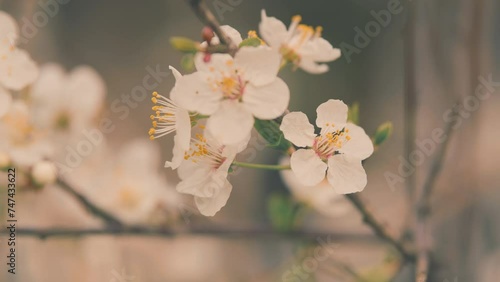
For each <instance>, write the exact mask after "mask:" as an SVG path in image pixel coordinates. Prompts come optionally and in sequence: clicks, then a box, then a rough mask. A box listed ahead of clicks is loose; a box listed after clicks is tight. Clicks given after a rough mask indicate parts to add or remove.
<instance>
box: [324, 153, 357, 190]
mask: <svg viewBox="0 0 500 282" xmlns="http://www.w3.org/2000/svg"><path fill="white" fill-rule="evenodd" d="M328 182H330V184H331V185H332V186H333V189H335V191H337V193H339V194H350V193H356V192H361V191H363V189H365V186H366V183H367V178H366V172H365V169H364V168H363V165H362V164H361V160H360V159H358V158H355V157H350V156H348V155H345V154H338V155H334V156H332V157H330V158H329V159H328Z"/></svg>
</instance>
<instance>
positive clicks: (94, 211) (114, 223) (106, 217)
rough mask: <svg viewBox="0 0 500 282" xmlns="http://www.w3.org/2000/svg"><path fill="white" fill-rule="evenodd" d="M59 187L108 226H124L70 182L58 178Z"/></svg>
mask: <svg viewBox="0 0 500 282" xmlns="http://www.w3.org/2000/svg"><path fill="white" fill-rule="evenodd" d="M56 184H57V186H58V187H60V188H61V189H63V190H64V191H66V192H67V193H69V194H71V196H73V197H74V198H75V199H76V200H77V201H78V202H80V204H82V205H83V206H84V207H85V208H86V209H87V210H88V211H89V212H90V213H91V214H93V215H95V216H97V217H100V218H102V219H103V220H104V221H106V223H107V224H109V225H112V226H122V223H121V222H120V220H118V219H117V218H115V217H114V216H112V215H111V214H109V213H107V212H106V211H104V210H103V209H101V208H99V207H98V206H96V205H94V204H93V203H92V202H90V201H89V200H88V199H87V198H85V196H83V195H82V194H80V193H79V192H77V191H76V190H75V189H74V188H73V187H72V186H71V185H70V184H69V183H68V182H66V181H65V180H64V179H62V178H58V179H57V182H56Z"/></svg>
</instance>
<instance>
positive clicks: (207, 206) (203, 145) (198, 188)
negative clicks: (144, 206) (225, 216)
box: [177, 134, 248, 216]
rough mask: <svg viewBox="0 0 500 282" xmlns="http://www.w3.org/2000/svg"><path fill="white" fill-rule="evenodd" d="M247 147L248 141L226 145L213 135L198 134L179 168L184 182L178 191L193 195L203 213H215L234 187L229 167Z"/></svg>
mask: <svg viewBox="0 0 500 282" xmlns="http://www.w3.org/2000/svg"><path fill="white" fill-rule="evenodd" d="M245 142H248V140H246V141H245ZM245 147H246V143H245V144H244V146H243V145H242V146H239V147H237V146H223V145H221V144H219V143H218V142H217V140H215V139H214V138H213V137H211V136H210V135H207V137H205V136H203V135H201V134H197V136H196V139H193V141H192V143H191V150H190V151H189V152H188V153H186V156H185V158H184V159H185V160H184V161H183V162H182V164H181V166H180V167H179V170H178V173H179V177H180V178H181V182H180V183H179V184H178V185H177V191H179V192H181V193H185V194H190V195H193V196H194V197H195V198H194V199H195V203H196V206H197V207H198V209H199V211H200V212H201V214H203V215H205V216H213V215H215V214H216V213H217V212H218V211H219V210H220V209H221V208H222V207H223V206H225V205H226V202H227V200H228V199H229V195H230V194H231V190H232V189H233V186H232V185H231V183H229V181H228V180H227V176H228V173H229V168H230V166H231V164H232V162H233V160H234V158H235V157H236V154H237V153H238V152H241V151H242V150H244V149H245Z"/></svg>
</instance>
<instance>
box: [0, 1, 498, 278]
mask: <svg viewBox="0 0 500 282" xmlns="http://www.w3.org/2000/svg"><path fill="white" fill-rule="evenodd" d="M43 2H45V1H43V0H42V1H40V2H39V1H30V0H3V1H0V5H1V6H0V7H1V9H2V10H5V11H7V12H9V13H10V14H12V15H13V16H14V17H15V18H16V19H17V20H18V21H19V22H21V23H22V19H23V18H27V19H31V18H32V17H33V14H34V13H36V12H37V11H40V10H41V9H42V8H41V6H40V4H39V3H43ZM389 2H391V1H387V0H349V1H347V0H333V1H332V0H311V1H304V0H273V1H264V0H252V1H250V0H238V1H236V0H233V1H229V0H207V5H208V6H209V7H210V8H211V9H212V11H214V13H215V15H216V16H217V17H218V20H219V21H220V22H221V23H222V24H228V25H231V26H233V27H235V28H236V29H238V30H239V31H241V32H242V33H245V32H246V31H248V30H255V29H257V27H258V23H259V21H260V11H261V9H266V11H267V13H268V15H271V16H275V17H277V18H278V19H281V20H282V21H284V22H285V23H288V22H289V19H290V18H291V17H292V16H293V15H296V14H300V15H302V18H303V20H304V22H305V23H307V24H310V25H313V26H316V25H321V26H323V28H324V33H323V35H324V37H325V38H326V39H327V40H329V41H330V42H332V44H333V45H334V46H335V47H339V46H341V44H342V43H348V44H350V45H354V38H355V35H356V31H355V29H354V28H355V27H360V28H361V29H364V28H365V26H366V24H367V23H368V22H370V21H372V20H373V16H372V15H371V14H370V12H371V11H376V12H377V11H380V10H383V9H387V5H388V3H389ZM401 6H402V9H403V11H402V12H401V13H399V14H396V15H392V19H391V21H390V22H389V24H388V25H387V27H383V28H382V29H381V31H380V32H379V34H378V35H376V36H375V37H373V38H371V41H370V43H369V44H368V46H366V47H364V48H360V52H359V54H358V53H355V54H352V55H351V57H350V59H351V61H350V62H348V60H347V59H346V58H345V56H344V57H341V58H340V59H339V60H337V61H335V62H333V63H331V64H330V72H328V73H326V74H323V75H309V74H306V73H303V72H301V71H292V70H289V69H286V70H284V71H283V72H282V73H281V77H282V78H283V79H284V80H285V81H286V82H287V83H288V85H289V87H290V89H291V91H292V98H291V104H290V109H291V110H301V111H304V112H305V113H307V114H308V115H309V117H310V119H312V118H313V117H314V115H315V109H316V107H317V106H318V105H319V104H320V103H322V102H324V101H325V100H327V99H329V98H337V99H342V100H344V101H345V102H346V103H347V104H352V103H354V102H359V104H360V123H361V125H362V126H363V127H364V128H365V129H366V131H367V132H368V133H374V132H375V130H376V128H377V126H378V125H379V124H381V123H382V122H385V121H391V122H392V123H393V125H394V132H393V135H392V136H391V138H390V139H389V140H388V141H387V142H386V143H385V144H384V145H383V146H381V147H380V149H379V150H378V151H377V152H376V153H375V154H374V155H373V156H372V157H371V158H369V159H368V160H367V161H366V162H365V168H366V170H367V173H368V180H369V181H368V186H367V187H366V189H365V190H364V191H363V192H362V196H363V198H365V199H367V200H368V202H369V203H370V206H371V207H372V208H373V209H374V210H375V211H376V212H377V214H378V215H380V217H381V219H383V220H384V221H385V222H387V223H388V224H389V225H390V226H391V228H392V229H393V231H394V232H398V230H402V229H403V228H404V227H405V226H406V225H407V224H409V222H411V218H409V217H408V214H409V213H411V212H412V207H411V206H409V205H408V202H407V199H408V190H407V189H408V185H407V184H408V183H407V182H405V183H400V184H398V185H396V189H393V188H391V186H390V185H388V183H387V181H386V178H385V176H384V173H386V172H388V171H390V172H394V173H397V170H398V166H399V165H400V163H401V160H400V157H402V156H404V152H405V151H404V150H405V144H408V143H410V144H412V143H413V142H414V141H415V140H423V139H425V138H428V137H429V136H431V132H432V130H433V129H435V128H444V126H445V121H444V120H443V114H444V113H445V112H446V111H447V110H448V109H450V108H451V107H452V106H453V105H454V104H455V103H456V102H457V101H458V102H461V101H463V99H464V97H467V96H469V95H472V94H474V91H475V88H476V86H477V85H478V84H479V80H478V77H479V76H482V77H485V78H487V77H488V76H489V75H492V78H493V80H494V81H500V76H499V73H498V71H497V66H498V65H499V63H500V56H499V53H498V52H497V50H498V49H499V48H500V33H499V32H498V30H499V27H500V17H499V16H498V15H497V13H496V11H498V10H499V9H500V2H499V1H495V0H443V1H431V0H413V1H410V2H408V1H401ZM218 9H219V10H218ZM221 9H222V10H221ZM217 11H219V12H217ZM221 11H222V12H221ZM412 24H413V26H412ZM201 28H202V24H201V23H200V22H199V20H198V19H197V18H196V17H195V16H194V14H193V13H192V11H191V10H190V8H189V6H188V5H187V4H186V3H185V1H181V0H142V1H133V0H120V1H118V0H110V1H82V0H72V1H68V3H67V4H64V5H60V11H59V12H58V13H57V14H56V15H55V16H53V17H51V18H50V20H49V22H48V24H47V25H46V26H43V27H41V28H39V29H38V30H37V32H36V34H35V36H34V37H33V38H32V39H30V40H29V41H28V42H27V43H26V44H24V45H21V46H22V47H23V48H25V49H27V50H29V51H30V53H31V54H32V57H33V58H34V60H35V61H37V62H38V63H40V64H44V63H48V62H56V63H59V64H61V65H63V66H65V67H66V68H67V69H72V68H73V67H75V66H77V65H82V64H84V65H90V66H92V67H94V68H95V69H96V70H97V71H98V72H99V73H100V74H101V75H102V77H103V78H104V80H105V82H106V84H107V88H108V96H107V98H106V99H107V102H108V104H107V106H106V107H105V112H104V113H103V114H104V115H107V116H108V117H110V118H111V119H112V120H113V121H114V122H115V124H116V130H114V131H113V132H112V133H111V134H108V135H107V136H106V138H108V140H109V143H110V144H112V146H113V147H120V146H123V145H124V144H126V143H127V141H129V140H132V139H136V138H140V137H143V138H147V131H148V129H149V127H150V119H149V115H150V113H151V102H150V100H149V97H146V99H144V101H143V102H140V103H138V105H137V107H135V108H131V109H130V115H129V116H128V117H127V118H126V119H124V120H122V119H120V118H119V117H118V115H117V114H116V113H113V111H112V110H111V107H110V105H111V103H112V102H113V101H115V100H116V99H119V98H120V97H121V95H123V94H126V95H127V94H129V93H130V92H131V89H133V88H134V87H135V86H136V85H140V84H141V83H142V78H143V77H144V75H146V74H147V72H146V68H147V67H148V66H152V67H155V66H157V65H159V66H160V69H162V70H164V71H167V70H168V66H169V65H172V66H175V67H177V68H179V67H180V60H181V57H182V54H180V53H179V52H177V51H175V50H174V49H173V48H172V47H171V46H170V44H169V38H170V37H172V36H179V35H181V36H186V37H190V38H193V39H196V40H198V39H199V36H200V30H201ZM495 78H496V79H495ZM173 84H174V79H173V77H172V76H170V77H168V78H166V79H165V80H164V81H162V83H161V84H160V85H159V86H158V89H157V91H158V92H160V93H168V92H169V91H170V89H171V88H172V86H173ZM495 91H496V92H495V94H494V95H492V97H491V98H489V99H488V100H485V101H482V102H481V104H480V106H479V107H478V109H477V110H475V111H472V112H470V114H471V115H470V117H467V118H463V123H462V125H461V126H460V127H459V128H458V129H457V130H454V131H453V139H452V141H451V144H450V146H449V150H448V153H447V156H446V159H445V161H444V163H443V173H442V175H441V176H440V177H439V179H438V182H437V185H436V190H435V193H434V194H433V196H432V205H433V206H432V217H431V218H432V227H433V238H434V240H433V242H432V244H433V253H434V254H435V256H436V257H437V258H438V259H439V262H440V265H439V268H438V269H437V271H436V273H434V274H433V275H434V276H433V277H432V279H433V280H431V281H457V282H458V281H460V282H462V281H464V282H465V281H467V282H468V281H481V282H482V281H484V282H493V281H498V280H497V279H498V278H497V277H499V276H500V273H499V269H498V265H500V216H499V214H500V205H499V204H498V203H499V202H500V190H499V189H498V184H499V183H500V175H499V174H498V169H499V166H498V156H500V147H499V146H498V141H500V131H499V128H498V124H497V121H498V120H499V118H500V116H499V115H500V113H499V111H498V109H499V108H500V99H499V97H498V94H499V92H500V91H499V90H498V87H497V88H496V89H495ZM409 92H410V93H414V94H415V96H416V101H415V102H412V103H411V104H409V105H408V104H406V105H405V101H407V100H405V99H406V98H405V97H408V95H409ZM409 109H416V117H417V123H416V124H417V127H416V132H417V135H416V136H414V138H416V139H415V140H411V139H412V137H411V136H408V134H407V133H406V132H405V118H407V117H408V115H409V113H408V110H409ZM0 138H1V137H0ZM409 138H410V139H409ZM154 142H156V143H158V144H159V145H160V146H161V154H162V160H165V159H167V158H169V157H170V148H171V146H172V142H171V140H170V138H162V139H159V140H156V141H154ZM413 144H414V143H413ZM278 160H279V154H278V153H277V152H274V151H272V150H271V149H265V151H263V152H260V154H259V156H258V158H257V159H256V160H255V162H262V163H275V162H277V161H278ZM431 160H432V155H431V156H430V157H428V158H426V159H425V162H424V163H423V164H422V165H420V166H418V169H417V172H416V174H415V175H414V176H415V183H416V184H415V186H416V187H420V186H421V185H423V182H424V180H425V178H426V176H427V173H428V169H429V165H430V163H431ZM99 173H100V172H99V171H95V174H96V175H97V174H99ZM162 173H164V174H166V177H167V179H168V180H169V182H170V183H172V184H175V183H176V181H177V180H178V179H177V176H176V175H175V174H174V173H172V172H171V171H170V170H167V169H165V170H164V171H163V172H162ZM231 182H232V183H233V186H234V189H233V192H232V195H231V197H230V200H229V202H228V204H227V205H226V207H224V208H223V209H222V211H221V212H219V213H218V214H217V216H215V217H213V218H198V217H194V219H193V220H192V221H191V222H190V223H187V225H188V226H189V224H203V225H206V226H214V225H216V226H230V227H252V226H259V227H262V226H269V225H270V221H269V216H268V212H267V200H266V199H267V197H268V196H269V195H270V194H271V192H272V191H285V190H286V187H285V186H284V184H283V182H282V180H281V179H280V176H279V174H277V173H274V172H266V171H264V172H262V171H254V170H244V171H242V172H241V173H239V174H238V175H237V176H234V177H232V178H231ZM23 197H25V198H26V199H27V200H26V201H28V200H29V201H30V202H29V203H31V204H30V205H28V204H25V205H24V206H22V210H21V211H20V215H19V216H20V218H21V219H22V220H23V221H25V222H26V225H29V224H30V223H33V224H38V223H40V222H47V225H46V226H53V225H54V226H66V227H67V226H85V224H88V222H92V221H93V219H92V218H91V217H89V216H88V215H86V214H85V212H83V211H79V210H78V208H77V207H73V206H74V205H76V204H75V203H72V201H73V200H72V199H71V198H70V197H68V196H67V195H65V194H64V193H63V192H61V193H59V192H57V191H52V192H50V191H49V192H47V191H45V192H42V193H39V194H36V195H26V196H23ZM28 198H29V199H28ZM2 199H3V197H2ZM20 199H21V198H20ZM23 199H24V198H23ZM20 201H22V200H20ZM2 202H3V201H2ZM32 203H36V205H33V204H32ZM49 203H51V204H49ZM2 204H3V203H2ZM21 205H23V203H21ZM70 206H71V207H70ZM68 209H70V210H72V212H71V213H68V212H66V211H67V210H68ZM80 223H81V225H80ZM300 228H301V229H303V230H312V231H318V232H326V233H328V232H331V233H332V234H346V235H347V236H336V237H332V238H333V239H332V240H333V242H334V243H336V244H337V247H336V251H335V252H334V254H333V256H332V257H331V258H329V259H328V260H326V261H324V262H321V264H320V265H319V267H318V270H317V271H316V272H315V273H316V275H315V277H313V276H312V275H311V276H310V277H308V278H307V279H304V280H300V281H353V280H352V279H351V278H350V276H349V275H346V274H345V271H343V270H342V269H340V270H339V265H338V262H339V261H340V262H342V263H348V264H351V265H353V266H354V267H355V268H356V269H357V270H359V271H361V272H365V273H366V272H370V271H372V272H373V273H380V272H382V273H384V272H391V271H393V270H392V268H394V266H393V265H392V263H391V257H393V255H392V254H391V251H390V249H389V247H388V246H387V245H385V244H384V243H382V242H380V241H378V240H377V239H376V238H375V237H374V236H373V235H372V233H371V231H370V229H368V228H367V227H365V226H364V225H363V224H362V221H361V217H360V216H359V215H358V214H357V212H356V211H355V210H350V211H348V212H346V213H344V214H342V215H339V216H336V217H326V216H322V215H320V214H318V213H315V212H309V213H307V214H306V215H305V218H304V219H303V221H302V225H301V227H300ZM18 240H19V248H18V250H19V251H18V252H19V253H18V254H19V260H18V264H19V269H18V274H17V275H15V276H13V275H10V274H8V273H6V272H5V271H3V269H4V268H5V265H4V263H3V261H4V260H5V258H4V256H3V252H2V259H1V261H2V265H3V266H2V273H0V280H2V281H9V282H11V281H12V282H14V281H23V282H24V281H26V282H31V281H33V282H45V281H47V282H48V281H50V282H57V281H64V282H66V281H72V282H76V281H106V282H107V281H120V282H122V280H118V278H116V277H117V276H116V275H115V274H116V273H122V271H125V272H126V273H127V274H128V275H130V276H133V277H134V278H133V280H123V281H134V282H139V281H148V282H154V281H283V280H282V275H283V273H284V271H286V270H288V269H290V267H291V266H292V265H293V264H294V263H296V259H297V250H298V249H300V246H301V244H303V243H304V242H303V241H302V240H299V239H290V238H280V237H271V238H266V237H259V236H253V235H251V234H249V235H248V236H247V237H243V238H242V237H238V238H228V237H225V236H191V235H186V236H179V237H176V238H149V237H118V238H116V237H112V236H97V237H83V238H77V239H74V238H57V239H56V238H54V239H50V238H49V239H46V240H40V239H37V238H28V237H21V238H19V239H18ZM3 243H4V242H3V241H2V246H1V248H2V249H3V248H4V247H5V246H4V244H3ZM340 268H342V267H340ZM410 272H411V269H408V270H403V271H402V272H401V273H400V275H399V276H398V277H397V278H396V280H395V281H413V280H412V279H413V278H411V275H409V274H408V273H410ZM376 275H378V274H373V275H372V277H375V276H376ZM382 276H383V275H382ZM292 281H295V280H292ZM297 281H298V280H297ZM370 281H371V280H370ZM373 281H387V280H373Z"/></svg>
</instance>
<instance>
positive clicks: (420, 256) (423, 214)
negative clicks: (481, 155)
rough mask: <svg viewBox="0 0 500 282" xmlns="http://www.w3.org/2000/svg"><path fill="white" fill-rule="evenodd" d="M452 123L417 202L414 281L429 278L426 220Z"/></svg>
mask: <svg viewBox="0 0 500 282" xmlns="http://www.w3.org/2000/svg"><path fill="white" fill-rule="evenodd" d="M454 109H455V110H454V111H453V114H454V116H457V115H458V110H456V109H457V107H456V106H455V108H454ZM452 128H453V123H452V122H450V123H448V124H447V125H446V128H445V136H446V137H445V140H444V142H442V143H441V144H440V145H439V147H438V148H437V155H436V156H435V158H434V159H433V160H432V163H431V166H430V168H429V172H428V174H427V178H426V179H425V182H424V185H423V186H422V191H421V193H420V196H419V199H418V202H417V221H416V224H415V225H416V228H415V230H416V238H415V240H416V247H417V265H416V267H417V270H416V281H418V282H426V281H427V279H428V276H429V268H430V253H429V246H428V245H429V244H428V237H429V227H428V218H429V216H430V199H431V194H432V191H433V190H434V186H435V184H436V181H437V179H438V176H439V174H440V173H441V170H442V168H443V162H444V159H445V156H446V151H447V148H448V144H449V141H450V139H451V135H452Z"/></svg>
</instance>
